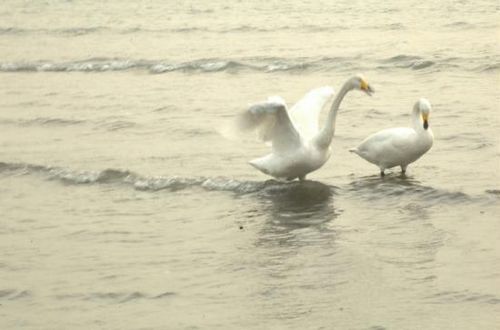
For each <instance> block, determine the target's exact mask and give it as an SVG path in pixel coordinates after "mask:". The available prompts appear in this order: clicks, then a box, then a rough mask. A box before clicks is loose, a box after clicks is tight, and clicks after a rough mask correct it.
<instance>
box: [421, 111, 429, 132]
mask: <svg viewBox="0 0 500 330" xmlns="http://www.w3.org/2000/svg"><path fill="white" fill-rule="evenodd" d="M422 119H423V121H424V129H428V128H429V115H428V114H422Z"/></svg>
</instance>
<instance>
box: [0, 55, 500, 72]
mask: <svg viewBox="0 0 500 330" xmlns="http://www.w3.org/2000/svg"><path fill="white" fill-rule="evenodd" d="M471 63H473V65H471ZM429 68H432V71H436V70H438V71H439V70H442V69H453V68H456V69H463V70H467V71H475V72H497V71H498V70H499V69H500V65H499V64H498V63H497V62H493V63H492V59H491V58H489V57H484V58H474V59H473V60H472V59H470V58H439V57H432V58H423V57H421V56H417V55H405V54H400V55H396V56H392V57H389V58H384V59H376V58H375V59H362V58H361V57H359V56H354V57H297V58H293V57H291V58H281V57H249V58H237V59H226V58H207V59H195V60H192V61H186V62H175V61H169V60H142V59H139V60H136V59H127V58H89V59H84V60H77V61H68V62H54V61H33V62H0V72H87V73H100V72H113V71H130V70H140V71H146V72H148V73H150V74H165V73H171V72H185V73H215V72H228V73H239V72H244V71H253V72H262V73H275V72H289V73H304V72H330V71H339V70H340V71H349V72H352V71H360V70H363V71H364V70H370V69H378V70H382V71H387V70H394V69H402V70H407V69H410V70H418V71H419V70H422V71H423V72H428V71H429V70H427V69H429Z"/></svg>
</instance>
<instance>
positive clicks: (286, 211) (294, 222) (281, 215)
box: [259, 181, 335, 229]
mask: <svg viewBox="0 0 500 330" xmlns="http://www.w3.org/2000/svg"><path fill="white" fill-rule="evenodd" d="M333 189H334V188H333V187H331V186H328V185H325V184H323V183H320V182H316V181H304V182H300V181H295V182H290V183H276V182H275V183H274V184H271V185H268V186H267V187H266V189H263V190H262V191H261V192H260V193H259V197H260V198H261V199H262V200H263V202H264V203H265V204H267V205H268V209H269V212H270V215H271V220H272V223H274V224H278V225H280V226H283V227H287V228H289V229H294V228H301V227H309V226H312V225H317V224H321V223H324V222H327V221H329V220H331V219H333V218H334V217H335V212H334V208H333V204H332V196H333V193H334V192H333ZM266 209H267V208H266Z"/></svg>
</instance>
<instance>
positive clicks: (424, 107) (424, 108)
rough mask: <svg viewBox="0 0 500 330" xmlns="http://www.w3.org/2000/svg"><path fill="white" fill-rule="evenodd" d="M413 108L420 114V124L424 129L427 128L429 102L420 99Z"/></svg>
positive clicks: (429, 109) (429, 110)
mask: <svg viewBox="0 0 500 330" xmlns="http://www.w3.org/2000/svg"><path fill="white" fill-rule="evenodd" d="M415 108H416V109H417V110H418V112H419V113H420V116H421V117H422V122H423V123H424V124H423V125H424V129H428V128H429V114H430V112H431V108H432V107H431V103H430V102H429V100H427V99H424V98H421V99H420V100H418V101H417V103H415Z"/></svg>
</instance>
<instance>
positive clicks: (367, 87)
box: [359, 79, 375, 96]
mask: <svg viewBox="0 0 500 330" xmlns="http://www.w3.org/2000/svg"><path fill="white" fill-rule="evenodd" d="M359 88H360V89H361V90H362V91H363V92H365V93H366V94H368V95H369V96H372V94H373V93H375V90H374V89H373V88H372V87H371V86H370V84H368V83H367V82H366V80H364V79H361V85H360V86H359Z"/></svg>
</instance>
